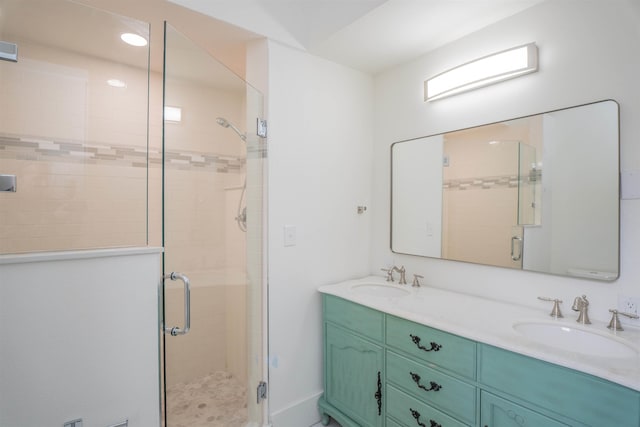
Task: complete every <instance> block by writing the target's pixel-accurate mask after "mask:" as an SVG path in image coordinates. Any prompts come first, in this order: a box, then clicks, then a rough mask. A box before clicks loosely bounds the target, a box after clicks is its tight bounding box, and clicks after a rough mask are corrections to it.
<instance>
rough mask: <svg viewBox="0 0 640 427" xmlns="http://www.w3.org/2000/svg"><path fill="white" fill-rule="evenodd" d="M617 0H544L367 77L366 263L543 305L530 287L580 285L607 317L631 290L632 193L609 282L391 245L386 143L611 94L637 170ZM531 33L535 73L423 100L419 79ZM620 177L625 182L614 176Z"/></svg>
mask: <svg viewBox="0 0 640 427" xmlns="http://www.w3.org/2000/svg"><path fill="white" fill-rule="evenodd" d="M634 12H635V11H634V10H632V9H631V7H630V6H629V5H628V3H627V2H626V1H624V0H616V1H606V0H597V1H590V2H578V1H567V2H556V1H549V2H545V3H543V4H541V5H538V6H536V7H534V8H532V9H529V10H527V11H525V12H523V13H521V14H518V15H515V16H513V17H511V18H508V19H506V20H504V21H502V22H500V23H498V24H495V25H492V26H490V27H487V28H485V29H483V30H481V31H479V32H477V33H475V34H472V35H470V36H467V37H465V38H463V39H460V40H458V41H456V42H453V43H451V44H449V45H447V46H444V47H443V48H441V49H438V50H436V51H434V52H432V53H430V54H428V55H426V56H424V57H421V58H419V59H417V60H415V61H413V62H410V63H408V64H405V65H403V66H399V67H397V68H394V69H392V70H389V71H387V72H385V73H383V74H381V75H379V76H377V77H376V79H375V100H376V109H375V123H376V126H375V129H374V130H375V133H374V135H375V139H374V141H375V145H374V159H373V162H374V170H375V171H376V173H375V174H374V175H373V184H374V185H373V188H374V193H373V209H372V213H373V227H372V230H373V231H372V232H373V234H372V248H373V250H372V265H371V272H373V273H378V269H379V268H380V267H383V266H385V265H387V264H388V263H389V262H395V263H396V264H398V265H399V264H404V265H405V266H406V268H407V271H408V273H409V274H412V273H418V274H422V275H424V276H425V280H424V281H425V283H427V284H428V285H430V286H435V287H440V288H448V289H453V290H458V291H462V292H467V293H472V294H478V295H485V296H488V297H493V298H496V299H499V300H505V301H509V302H513V303H517V304H523V305H528V306H534V307H544V303H542V302H540V301H537V300H536V296H538V295H546V296H550V297H557V298H560V299H562V300H564V301H565V304H564V307H563V309H564V310H565V314H567V315H568V316H570V315H572V314H571V311H570V310H569V304H568V302H569V301H572V300H573V298H574V297H575V296H576V295H578V294H583V293H584V294H586V295H587V296H588V297H589V299H590V301H591V310H590V314H591V318H592V319H594V318H595V319H600V320H607V319H608V314H609V313H608V312H607V310H608V309H609V308H613V307H616V305H617V298H618V295H619V294H624V295H632V296H640V280H639V278H640V265H639V264H638V262H637V258H638V256H639V254H640V200H623V201H622V202H621V275H620V278H619V279H618V280H617V281H616V282H614V283H610V284H609V283H606V284H603V283H600V282H595V281H589V280H582V279H575V278H563V277H556V276H548V275H543V274H536V273H529V272H522V271H511V270H508V269H501V268H496V267H485V266H478V265H472V264H464V263H456V262H452V261H443V260H436V259H428V258H420V257H412V256H401V255H393V254H392V253H391V252H390V250H389V151H390V148H389V147H390V145H391V143H393V142H394V141H398V140H402V139H407V138H415V137H419V136H422V135H431V134H437V133H441V132H444V131H451V130H455V129H461V128H466V127H470V126H475V125H479V124H483V123H491V122H495V121H500V120H504V119H509V118H514V117H519V116H524V115H529V114H534V113H540V112H544V111H549V110H553V109H557V108H562V107H568V106H572V105H577V104H583V103H586V102H591V101H596V100H602V99H608V98H612V99H615V100H617V101H618V102H619V104H620V126H621V129H620V130H621V133H620V144H621V168H622V170H623V171H625V170H627V171H630V170H640V141H639V139H640V121H638V120H637V117H639V116H640V84H638V82H637V76H638V75H640V56H639V55H638V53H637V52H639V51H640V31H639V28H640V24H639V21H640V19H639V17H638V15H637V14H636V13H634ZM531 41H535V42H536V43H537V45H538V47H539V50H540V70H539V71H538V72H537V73H534V74H531V75H528V76H524V77H520V78H517V79H514V80H510V81H507V82H503V83H501V84H498V85H494V86H489V87H486V88H482V89H479V90H476V91H473V92H469V93H466V94H461V95H458V96H455V97H452V98H448V99H443V100H439V101H435V102H432V103H424V102H423V100H422V84H423V81H424V80H425V79H426V78H428V77H430V76H432V75H435V74H437V73H438V72H441V71H443V70H446V69H448V68H451V67H453V66H455V65H458V64H461V63H464V62H467V61H469V60H471V59H474V58H478V57H481V56H483V55H486V54H489V53H492V52H497V51H500V50H502V49H505V48H508V47H512V46H517V45H520V44H525V43H528V42H531ZM623 185H624V183H623Z"/></svg>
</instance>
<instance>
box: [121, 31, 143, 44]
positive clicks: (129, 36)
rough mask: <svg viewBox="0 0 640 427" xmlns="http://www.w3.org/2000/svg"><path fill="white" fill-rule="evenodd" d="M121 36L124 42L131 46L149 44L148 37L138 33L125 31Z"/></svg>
mask: <svg viewBox="0 0 640 427" xmlns="http://www.w3.org/2000/svg"><path fill="white" fill-rule="evenodd" d="M120 38H121V39H122V41H123V42H125V43H126V44H128V45H131V46H136V47H142V46H146V45H147V39H145V38H144V37H142V36H140V35H138V34H133V33H123V34H121V35H120Z"/></svg>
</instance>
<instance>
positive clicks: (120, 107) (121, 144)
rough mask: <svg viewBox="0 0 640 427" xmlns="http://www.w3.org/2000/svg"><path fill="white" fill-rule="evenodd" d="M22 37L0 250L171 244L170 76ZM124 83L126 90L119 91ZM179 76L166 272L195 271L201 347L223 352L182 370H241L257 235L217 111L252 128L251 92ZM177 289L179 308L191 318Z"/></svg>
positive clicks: (241, 165)
mask: <svg viewBox="0 0 640 427" xmlns="http://www.w3.org/2000/svg"><path fill="white" fill-rule="evenodd" d="M17 41H18V42H19V46H20V60H19V62H17V63H10V62H4V61H0V173H6V174H15V175H17V177H18V184H17V188H18V191H17V192H16V193H0V219H1V220H0V253H19V252H33V251H50V250H69V249H85V248H102V247H114V246H146V245H147V244H150V245H153V246H159V245H161V244H162V220H161V207H162V206H161V201H162V154H161V153H162V121H161V120H162V110H161V105H162V76H161V70H154V71H153V72H152V73H151V75H150V81H151V84H150V86H149V85H148V73H147V70H146V69H137V68H133V67H126V66H123V65H121V64H115V63H111V62H108V61H104V60H101V59H98V58H93V57H91V58H89V57H86V56H81V55H78V54H75V53H73V52H69V51H66V50H61V49H56V48H51V47H45V46H41V45H37V44H34V43H30V42H29V41H26V40H17ZM114 77H116V78H118V79H120V80H123V81H125V82H126V84H127V87H126V88H113V87H110V86H108V85H107V84H106V81H107V79H109V78H114ZM171 84H173V85H174V86H173V87H174V88H176V87H177V88H178V90H175V91H173V92H172V93H174V94H175V95H176V96H174V98H173V99H168V100H167V103H168V104H169V105H177V106H181V107H182V108H183V121H182V122H181V123H167V127H166V130H165V133H166V136H167V138H166V139H167V147H166V159H167V165H166V168H167V171H166V172H167V187H166V191H165V198H166V201H167V221H166V222H165V230H164V231H165V235H166V245H167V248H168V249H167V253H166V257H167V258H166V259H167V267H166V268H167V270H168V271H173V270H176V271H181V272H184V273H185V274H188V275H189V276H190V277H191V280H192V286H193V294H192V297H193V299H194V301H199V302H198V304H200V305H202V304H205V306H204V307H201V308H202V310H200V313H201V314H198V315H196V316H194V319H193V329H192V335H193V338H192V339H191V340H190V341H191V344H190V347H191V348H192V349H196V350H197V348H198V347H207V348H213V347H216V349H217V353H216V355H215V357H211V356H210V354H209V355H202V354H201V353H198V352H197V351H196V352H195V353H194V355H193V357H191V356H188V357H190V360H189V364H190V365H191V366H200V367H199V368H197V369H196V370H197V371H198V372H187V373H184V374H182V375H183V376H184V375H187V376H188V375H191V374H193V375H196V374H198V375H199V374H206V373H207V372H209V371H212V370H225V369H226V370H230V371H232V372H233V373H235V374H236V375H237V376H239V377H244V376H246V363H243V362H242V361H243V360H245V358H246V356H245V354H246V335H245V323H244V313H245V308H244V307H245V305H244V304H245V301H244V300H245V293H246V277H245V274H244V270H245V264H246V255H245V253H246V241H245V234H244V233H242V232H241V231H240V230H239V229H238V228H237V226H236V223H235V221H234V220H233V218H234V217H235V216H236V213H237V212H236V211H237V204H238V199H239V197H240V191H241V187H242V184H243V180H244V170H245V154H244V150H245V148H244V146H243V143H242V142H241V141H239V139H238V138H237V135H235V134H233V133H232V132H231V131H230V130H229V129H224V128H222V127H220V126H217V125H216V123H215V117H217V116H223V117H226V118H227V119H228V120H230V121H232V122H234V123H236V124H238V125H240V124H242V123H243V120H244V108H245V105H244V101H243V99H244V97H245V93H244V92H238V91H230V90H225V89H220V88H212V87H202V86H201V85H198V84H195V83H193V82H184V81H175V82H171ZM147 99H149V105H151V108H150V113H149V114H150V115H149V129H148V130H147V111H148V104H147ZM147 132H148V135H149V140H148V141H147ZM147 175H148V179H147ZM147 182H148V185H147ZM174 288H177V286H172V285H170V286H169V289H168V294H167V295H168V300H169V299H171V300H173V301H174V302H173V303H172V305H170V306H169V307H168V313H169V316H172V315H173V314H172V313H173V312H179V313H181V308H180V307H181V299H180V297H179V294H180V292H179V290H176V289H174ZM173 294H176V295H175V296H176V298H173ZM205 301H207V302H205ZM174 306H175V307H174ZM180 316H181V314H176V317H180ZM170 321H171V319H170ZM177 322H178V323H181V320H180V319H178V320H177ZM222 340H224V341H222ZM223 342H224V343H225V344H224V345H222V343H223ZM187 347H189V345H188V346H187ZM187 350H188V348H187ZM199 355H200V356H199ZM200 362H203V364H201V365H199V363H200Z"/></svg>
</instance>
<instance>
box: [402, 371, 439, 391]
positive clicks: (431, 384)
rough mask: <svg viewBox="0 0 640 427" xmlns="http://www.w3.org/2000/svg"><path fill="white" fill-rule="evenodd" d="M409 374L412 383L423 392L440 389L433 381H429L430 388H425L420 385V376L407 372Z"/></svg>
mask: <svg viewBox="0 0 640 427" xmlns="http://www.w3.org/2000/svg"><path fill="white" fill-rule="evenodd" d="M409 374H411V379H412V380H413V382H414V383H416V384H417V385H418V387H420V388H421V389H422V390H424V391H438V390H440V389H441V388H442V386H441V385H440V384H438V383H436V382H433V381H429V385H430V386H431V387H429V388H426V387H425V386H424V385H422V384H420V375H418V374H415V373H413V372H409Z"/></svg>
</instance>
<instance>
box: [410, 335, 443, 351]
mask: <svg viewBox="0 0 640 427" xmlns="http://www.w3.org/2000/svg"><path fill="white" fill-rule="evenodd" d="M409 336H410V337H411V341H413V343H414V344H415V345H416V346H418V348H419V349H420V350H424V351H439V350H440V349H441V348H442V346H441V345H440V344H438V343H435V342H433V341H431V342H430V343H429V344H431V348H427V347H425V346H423V345H421V344H420V340H421V338H420V337H419V336H417V335H413V334H409Z"/></svg>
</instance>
